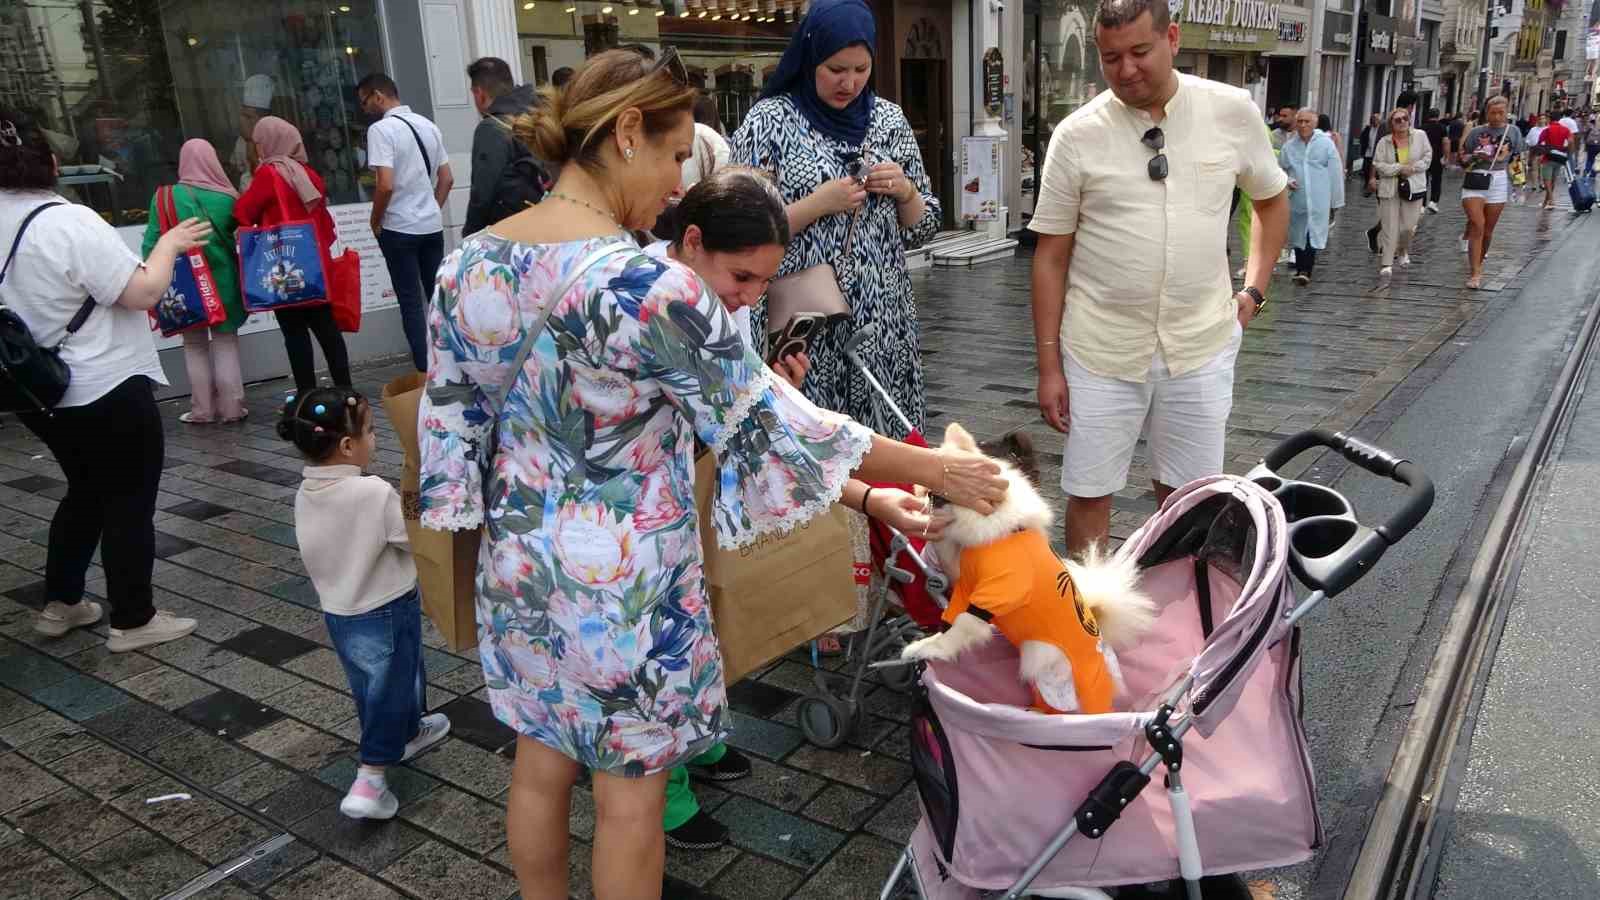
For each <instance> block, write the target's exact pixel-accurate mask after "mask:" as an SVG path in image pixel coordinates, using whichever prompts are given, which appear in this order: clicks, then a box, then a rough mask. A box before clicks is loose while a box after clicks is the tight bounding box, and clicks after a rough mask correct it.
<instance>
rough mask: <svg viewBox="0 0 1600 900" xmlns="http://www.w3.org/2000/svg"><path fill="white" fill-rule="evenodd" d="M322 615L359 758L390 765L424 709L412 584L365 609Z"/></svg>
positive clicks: (417, 606) (417, 601)
mask: <svg viewBox="0 0 1600 900" xmlns="http://www.w3.org/2000/svg"><path fill="white" fill-rule="evenodd" d="M323 618H324V619H326V620H327V622H328V634H329V635H330V636H331V637H332V638H333V649H334V651H335V652H336V653H338V654H339V662H341V663H343V664H344V674H345V677H346V678H348V679H350V693H351V694H353V695H355V700H356V714H357V715H359V716H360V717H361V762H362V763H364V764H366V765H369V766H392V765H394V764H395V763H398V762H399V761H400V760H401V758H402V757H404V756H405V754H406V743H407V742H408V741H410V740H411V739H412V738H414V737H416V736H417V731H418V730H419V729H420V728H421V723H422V714H423V712H424V711H426V709H427V702H426V698H427V687H426V676H427V673H426V672H425V671H424V670H423V664H422V600H421V598H420V595H419V594H418V593H417V589H416V588H412V589H411V590H410V591H408V592H407V593H405V594H403V595H401V596H400V597H397V598H395V599H394V600H391V601H389V602H388V603H386V604H384V605H383V606H380V607H378V608H377V609H374V610H372V611H370V612H364V613H361V614H360V615H355V616H336V615H334V614H332V613H324V614H323Z"/></svg>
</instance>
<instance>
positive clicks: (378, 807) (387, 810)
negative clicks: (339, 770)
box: [339, 776, 400, 819]
mask: <svg viewBox="0 0 1600 900" xmlns="http://www.w3.org/2000/svg"><path fill="white" fill-rule="evenodd" d="M399 811H400V799H399V798H398V797H396V796H395V795H394V791H391V790H389V786H388V785H387V784H385V785H384V786H383V792H382V793H378V792H376V791H374V790H373V788H372V786H371V785H370V784H368V783H366V782H365V781H363V780H362V779H361V778H360V777H359V776H358V777H357V778H356V780H355V781H354V782H352V783H351V785H350V792H349V793H347V794H345V795H344V799H343V800H340V801H339V812H342V813H344V814H345V815H347V816H349V817H350V818H352V819H392V818H394V814H395V813H397V812H399Z"/></svg>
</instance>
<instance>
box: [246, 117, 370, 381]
mask: <svg viewBox="0 0 1600 900" xmlns="http://www.w3.org/2000/svg"><path fill="white" fill-rule="evenodd" d="M251 137H252V139H253V140H254V141H255V145H256V150H257V153H258V155H259V156H260V158H261V167H260V168H258V169H256V172H255V175H254V177H253V178H252V180H251V182H250V189H249V190H247V191H245V192H244V196H242V197H240V198H239V202H238V203H237V204H235V205H234V208H233V214H234V218H236V219H238V221H239V224H240V225H276V224H278V223H279V222H283V221H286V220H290V219H310V220H311V221H312V222H313V223H314V224H315V226H316V230H317V243H319V244H320V245H321V247H322V271H324V272H332V271H333V264H332V261H331V258H330V256H329V254H328V248H329V247H331V246H332V245H333V237H334V231H333V217H332V216H330V215H328V192H327V189H326V188H324V187H323V184H322V178H321V177H320V176H318V175H317V173H316V172H314V171H312V170H311V167H310V166H308V165H306V151H305V145H304V144H303V143H302V142H301V140H300V130H299V129H297V128H295V127H294V126H293V125H290V124H289V123H288V122H286V121H284V120H283V119H280V118H278V117H277V116H267V117H265V118H263V119H261V121H259V122H257V123H256V127H255V131H254V132H252V134H251ZM273 315H275V316H277V317H278V330H279V331H282V332H283V349H284V350H285V351H286V352H287V353H288V354H289V368H290V369H291V370H292V371H293V372H294V384H295V388H296V389H297V390H299V391H308V390H310V389H312V388H314V387H316V386H317V373H316V366H315V359H314V358H313V357H312V355H311V335H312V334H315V335H316V336H317V343H319V344H321V345H322V355H323V356H324V357H326V358H327V360H328V374H329V375H330V376H331V377H332V378H333V383H334V384H336V385H339V386H340V387H350V386H351V385H350V356H349V354H348V353H347V352H346V351H345V347H344V335H342V334H340V333H339V326H338V325H336V324H334V321H333V307H332V306H330V305H329V304H327V303H319V304H317V305H316V306H302V307H299V308H297V309H280V310H277V311H276V312H274V313H273Z"/></svg>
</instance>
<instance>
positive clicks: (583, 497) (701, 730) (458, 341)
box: [419, 232, 872, 776]
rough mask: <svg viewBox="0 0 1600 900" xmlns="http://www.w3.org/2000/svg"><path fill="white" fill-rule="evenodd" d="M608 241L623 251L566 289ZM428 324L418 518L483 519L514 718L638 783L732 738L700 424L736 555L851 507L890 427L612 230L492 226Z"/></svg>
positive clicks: (502, 680) (499, 668)
mask: <svg viewBox="0 0 1600 900" xmlns="http://www.w3.org/2000/svg"><path fill="white" fill-rule="evenodd" d="M608 242H615V243H617V244H618V246H619V248H621V249H619V250H618V251H617V252H615V253H612V254H610V255H609V256H606V257H605V258H603V259H602V260H601V261H600V262H599V263H598V264H596V265H594V266H593V267H592V268H590V269H589V270H588V271H587V273H585V274H583V275H582V276H580V277H579V278H578V279H577V281H576V283H575V285H574V286H573V287H572V288H571V289H569V290H568V291H567V292H566V294H565V296H562V297H550V296H549V295H550V294H552V293H554V292H555V290H556V289H557V287H558V286H559V285H561V284H562V283H564V282H565V281H566V279H567V278H568V277H569V276H570V275H571V274H572V272H573V271H574V268H575V267H576V266H577V265H578V264H579V262H580V261H581V260H582V259H584V257H586V256H587V255H588V254H589V253H590V252H591V251H593V250H594V249H596V248H598V247H600V246H602V245H603V244H605V243H608ZM551 302H553V303H555V304H556V305H555V307H554V309H553V310H552V313H551V315H550V318H549V321H548V324H547V325H546V327H545V328H544V329H543V331H542V333H541V334H539V335H537V336H536V340H535V343H534V345H533V349H532V351H531V352H530V353H529V354H528V357H527V361H526V363H525V364H524V365H523V368H522V371H521V372H520V373H517V376H516V378H515V380H514V382H513V386H512V387H511V389H510V392H509V395H508V396H507V397H506V398H505V401H504V403H503V404H500V403H498V402H496V400H495V399H494V398H498V397H499V396H500V393H501V391H502V389H503V386H504V385H505V384H506V383H507V382H508V381H511V377H510V376H511V375H512V373H511V371H510V368H511V366H512V365H513V363H514V362H515V358H516V356H517V353H518V350H519V349H520V347H521V345H522V342H523V340H524V339H525V338H526V337H527V331H526V328H527V325H528V324H529V323H531V322H532V320H534V319H535V318H537V316H538V315H539V313H540V312H541V311H542V310H543V309H544V307H545V305H546V304H547V303H551ZM428 328H429V343H430V348H429V357H430V358H429V366H428V387H427V392H426V397H425V399H424V401H423V406H422V410H421V414H420V424H419V431H420V442H421V456H422V461H421V495H422V496H421V503H422V524H423V526H425V527H428V528H437V529H461V528H476V527H479V526H480V525H482V526H483V527H484V528H485V533H484V541H483V543H482V546H481V549H480V555H479V562H478V582H477V584H478V598H477V599H478V603H477V613H478V632H479V654H480V656H481V658H482V661H483V670H484V679H485V681H486V683H487V686H488V694H489V702H490V705H491V706H492V707H493V709H494V712H495V715H496V716H498V717H499V718H500V720H501V721H503V722H505V723H506V724H507V725H509V726H511V727H512V728H514V729H515V730H516V731H518V732H519V733H521V734H526V735H529V736H530V737H532V738H534V739H535V740H538V741H540V742H541V743H543V744H546V745H548V746H550V747H553V748H555V749H557V750H559V751H561V752H562V753H564V754H566V755H567V756H569V757H571V758H572V759H574V760H576V761H577V762H578V763H580V764H581V765H583V766H586V767H588V768H592V769H598V770H601V771H606V772H611V773H614V774H622V775H630V776H639V775H647V774H651V773H654V772H658V771H661V770H663V769H667V768H670V767H672V766H673V765H676V764H678V763H679V762H681V761H683V760H685V759H688V758H689V757H692V756H694V755H696V754H698V753H701V752H703V751H704V750H706V749H708V748H709V747H710V746H711V745H712V744H714V743H716V742H718V741H720V740H722V739H723V738H724V737H725V735H726V733H727V728H728V721H727V716H726V713H725V709H724V707H725V702H726V698H725V691H724V685H723V676H722V662H721V654H720V652H719V650H718V647H717V640H716V637H715V635H714V634H713V633H712V631H711V613H710V609H709V593H708V591H707V589H706V586H705V581H704V577H703V574H702V554H701V547H700V533H699V530H698V528H699V526H698V521H697V513H696V510H695V504H694V491H693V482H692V474H691V473H692V472H693V471H694V452H695V451H694V448H695V443H696V438H698V439H699V441H700V442H702V443H703V444H704V445H705V446H707V447H709V448H710V449H711V451H712V452H714V453H715V454H716V458H717V463H718V465H717V473H718V483H717V486H716V490H715V492H714V501H713V503H712V508H711V511H710V512H711V514H712V515H713V517H714V519H715V525H716V531H717V535H718V540H719V543H720V544H721V545H722V546H724V547H735V546H741V545H743V544H745V543H748V542H750V541H752V540H753V539H755V538H756V537H758V536H760V535H762V534H764V533H767V532H770V531H773V530H779V529H782V528H785V527H787V526H790V525H793V524H796V523H799V522H802V521H805V520H806V519H808V518H810V517H812V516H814V515H817V514H819V513H821V512H822V511H824V510H825V509H826V508H827V506H828V505H829V504H831V503H833V502H834V501H836V500H837V499H838V496H839V493H840V492H841V491H842V489H843V487H844V483H845V481H846V480H847V479H848V478H849V474H850V471H851V470H852V469H854V468H855V467H856V466H857V465H859V463H860V461H861V458H862V456H863V455H864V454H865V453H866V451H867V449H868V447H869V446H870V444H871V440H872V436H871V433H870V432H869V431H867V430H866V429H865V428H863V427H862V426H860V425H857V424H855V423H854V422H851V421H850V420H848V419H847V418H845V417H844V416H842V415H839V414H836V413H830V412H826V411H823V410H820V409H818V408H816V407H815V406H813V405H812V404H811V403H810V402H808V401H807V400H806V399H805V398H804V397H802V396H800V395H799V393H797V392H796V391H794V390H792V389H791V388H790V387H789V386H788V385H787V384H786V383H784V382H783V381H782V380H781V379H779V378H777V377H776V376H775V375H774V374H773V373H772V371H771V370H770V369H768V368H767V367H766V366H765V365H763V364H762V363H761V361H760V359H759V358H757V357H756V356H755V355H754V354H753V353H752V352H751V351H750V350H749V349H748V348H747V347H745V345H744V342H743V341H741V340H740V338H739V336H738V333H737V331H736V329H735V326H734V323H733V319H732V318H731V317H730V316H729V315H728V314H727V312H726V310H724V309H723V307H722V305H721V303H720V302H719V301H718V300H717V299H716V298H715V296H714V295H713V294H711V293H710V292H709V291H708V290H706V289H705V288H704V287H703V286H702V285H701V283H700V281H699V280H698V279H697V278H696V277H695V275H694V274H693V273H692V272H691V271H690V270H688V269H687V268H684V267H683V266H680V265H678V264H677V263H674V262H670V261H663V260H657V259H652V258H650V257H649V256H647V255H645V254H644V253H643V252H642V251H641V250H639V249H638V248H637V247H636V246H634V245H632V244H623V243H621V241H620V240H619V239H615V238H597V239H593V240H588V241H577V242H568V243H561V244H521V243H517V242H515V241H510V240H507V239H505V238H501V237H498V236H496V235H493V234H490V233H487V232H482V233H479V234H478V235H476V236H474V237H472V238H469V239H468V240H467V241H466V242H465V243H464V244H463V245H462V246H461V248H460V249H458V250H456V251H455V252H454V253H452V254H451V255H450V256H449V257H447V258H446V259H445V261H444V264H443V265H442V266H441V267H440V270H439V281H438V291H437V292H436V293H435V295H434V299H433V302H432V305H431V307H430V309H429V321H428ZM497 407H498V408H499V409H500V410H501V412H500V414H499V415H498V422H499V426H498V429H497V432H498V450H497V451H492V450H491V447H492V446H493V445H494V443H495V439H494V438H493V437H492V436H491V431H492V430H494V429H493V426H494V424H495V422H496V421H497V416H496V413H495V411H494V410H495V409H496V408H497ZM491 457H492V458H491Z"/></svg>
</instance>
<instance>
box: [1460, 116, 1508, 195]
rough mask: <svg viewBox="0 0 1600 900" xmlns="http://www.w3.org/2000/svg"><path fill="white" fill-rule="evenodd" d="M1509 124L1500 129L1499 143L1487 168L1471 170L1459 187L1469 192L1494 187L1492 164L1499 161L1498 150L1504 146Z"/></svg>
mask: <svg viewBox="0 0 1600 900" xmlns="http://www.w3.org/2000/svg"><path fill="white" fill-rule="evenodd" d="M1510 128H1511V125H1510V123H1507V124H1506V126H1505V127H1504V128H1502V129H1500V143H1499V144H1497V145H1495V148H1494V156H1492V157H1490V158H1489V168H1487V169H1473V170H1472V171H1471V172H1468V173H1467V174H1466V176H1465V177H1464V178H1462V180H1461V186H1462V187H1464V188H1466V189H1467V190H1469V191H1487V190H1488V189H1489V188H1491V187H1493V186H1494V174H1493V173H1494V164H1495V163H1497V162H1499V161H1500V148H1501V147H1504V146H1505V145H1506V135H1507V134H1509V133H1510V131H1509V129H1510Z"/></svg>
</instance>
